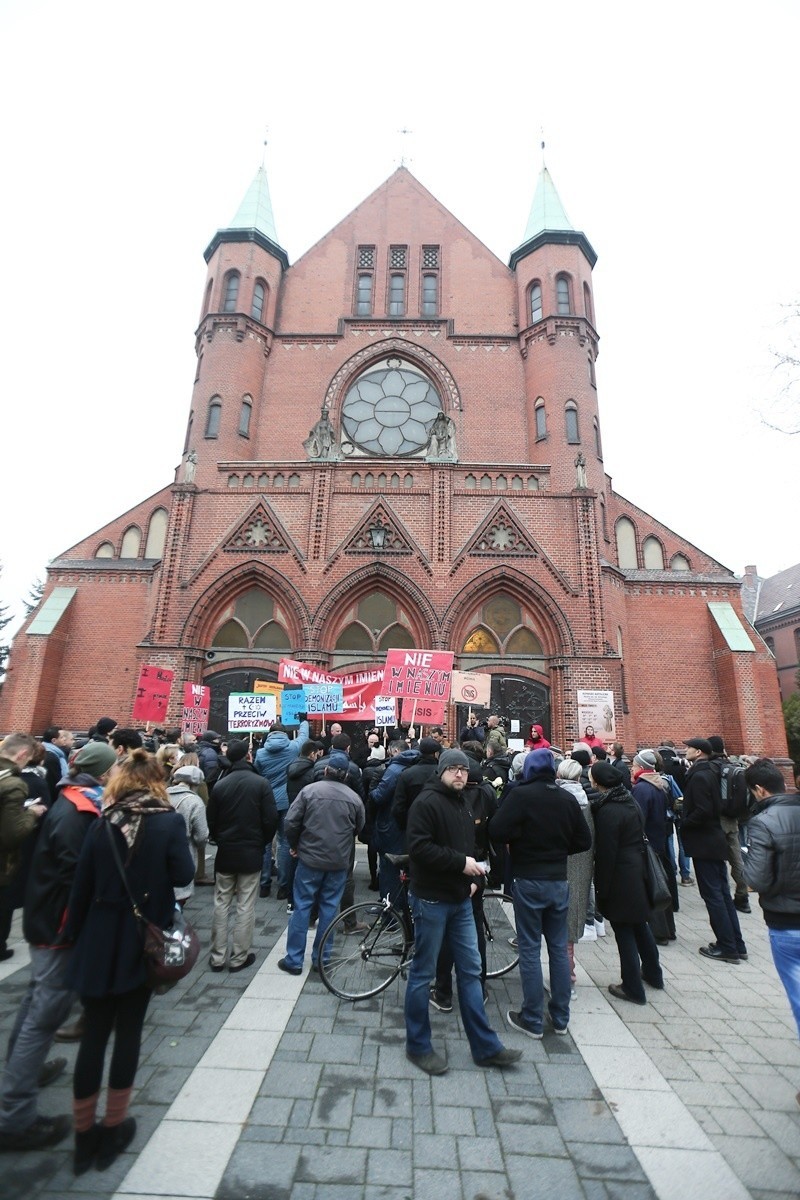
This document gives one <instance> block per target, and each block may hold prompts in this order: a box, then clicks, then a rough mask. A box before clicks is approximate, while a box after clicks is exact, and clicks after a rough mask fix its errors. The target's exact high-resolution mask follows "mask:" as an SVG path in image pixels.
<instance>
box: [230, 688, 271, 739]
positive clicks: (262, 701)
mask: <svg viewBox="0 0 800 1200" xmlns="http://www.w3.org/2000/svg"><path fill="white" fill-rule="evenodd" d="M274 724H275V697H274V696H273V695H271V694H270V693H269V692H231V694H230V696H228V732H229V733H266V732H267V731H268V730H269V729H271V728H272V726H273V725H274Z"/></svg>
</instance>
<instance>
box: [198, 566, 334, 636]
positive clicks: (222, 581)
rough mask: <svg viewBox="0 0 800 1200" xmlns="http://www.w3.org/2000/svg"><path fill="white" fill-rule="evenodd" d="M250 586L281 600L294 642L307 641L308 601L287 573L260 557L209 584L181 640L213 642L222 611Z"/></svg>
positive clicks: (309, 621)
mask: <svg viewBox="0 0 800 1200" xmlns="http://www.w3.org/2000/svg"><path fill="white" fill-rule="evenodd" d="M251 587H261V588H263V589H264V590H265V591H266V592H268V593H269V594H270V595H271V596H273V597H274V598H275V599H276V600H278V601H279V602H280V603H281V607H282V608H283V609H284V610H285V613H286V619H287V633H288V634H289V641H290V642H291V644H292V645H293V646H306V645H308V644H309V637H310V629H311V620H310V618H309V614H308V609H307V608H306V604H305V601H304V600H303V598H302V596H301V595H300V593H299V592H298V591H297V589H296V588H295V587H293V586H292V585H291V584H290V583H289V582H288V581H287V579H286V577H285V576H284V575H282V574H281V573H280V572H279V571H275V570H273V569H272V568H271V567H269V566H267V565H266V564H265V563H263V562H261V561H259V560H250V561H248V562H245V563H237V564H236V565H235V566H233V567H231V569H230V570H229V571H226V572H225V574H224V575H221V576H219V578H217V579H215V580H214V582H213V583H212V584H211V585H210V587H208V588H206V590H205V591H204V592H203V594H202V596H200V598H199V599H198V600H196V601H195V603H194V605H193V607H192V610H191V612H190V613H189V616H188V619H187V621H186V624H185V625H184V627H183V638H182V644H183V645H189V646H207V645H210V643H211V639H212V638H213V636H214V629H215V622H216V621H217V619H218V617H219V615H220V614H221V613H222V612H223V611H224V610H225V608H227V606H228V605H229V604H230V603H231V602H232V601H233V600H235V599H236V597H237V596H239V595H241V594H242V593H243V592H246V591H247V590H248V588H251Z"/></svg>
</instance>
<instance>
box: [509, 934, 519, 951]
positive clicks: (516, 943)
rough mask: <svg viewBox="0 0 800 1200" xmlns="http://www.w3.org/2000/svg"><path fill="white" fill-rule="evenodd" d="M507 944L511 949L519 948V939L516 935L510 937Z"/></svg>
mask: <svg viewBox="0 0 800 1200" xmlns="http://www.w3.org/2000/svg"><path fill="white" fill-rule="evenodd" d="M508 944H509V946H510V947H511V949H512V950H519V940H518V939H517V938H516V937H510V938H509V939H508Z"/></svg>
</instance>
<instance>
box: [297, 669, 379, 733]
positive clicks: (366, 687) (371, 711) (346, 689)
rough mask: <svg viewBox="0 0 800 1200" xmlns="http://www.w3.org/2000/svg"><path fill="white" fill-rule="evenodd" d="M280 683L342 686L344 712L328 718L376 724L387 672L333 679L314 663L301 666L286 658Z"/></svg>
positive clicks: (368, 671)
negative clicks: (377, 704) (382, 686)
mask: <svg viewBox="0 0 800 1200" xmlns="http://www.w3.org/2000/svg"><path fill="white" fill-rule="evenodd" d="M278 679H279V680H280V682H281V683H288V684H292V683H294V684H298V683H299V684H303V685H305V684H314V683H335V684H339V685H340V686H341V688H342V708H341V710H340V711H339V712H337V713H326V714H325V716H326V717H341V718H342V719H343V720H346V721H347V720H349V721H374V720H375V697H376V696H377V695H378V693H379V692H380V690H381V680H382V679H383V668H382V667H374V668H371V669H370V670H367V671H352V672H350V673H349V674H342V675H332V674H330V672H328V671H323V670H321V668H320V667H314V666H312V665H311V664H310V663H304V662H298V661H297V659H294V658H282V659H281V660H280V664H279V666H278Z"/></svg>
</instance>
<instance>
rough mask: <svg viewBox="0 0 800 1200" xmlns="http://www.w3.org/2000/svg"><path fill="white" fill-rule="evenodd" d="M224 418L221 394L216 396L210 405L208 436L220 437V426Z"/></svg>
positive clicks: (207, 418) (207, 419)
mask: <svg viewBox="0 0 800 1200" xmlns="http://www.w3.org/2000/svg"><path fill="white" fill-rule="evenodd" d="M221 420H222V401H221V400H220V398H219V396H214V397H213V398H212V399H211V401H210V403H209V405H208V416H207V417H206V437H207V438H215V437H219V426H220V421H221Z"/></svg>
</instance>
